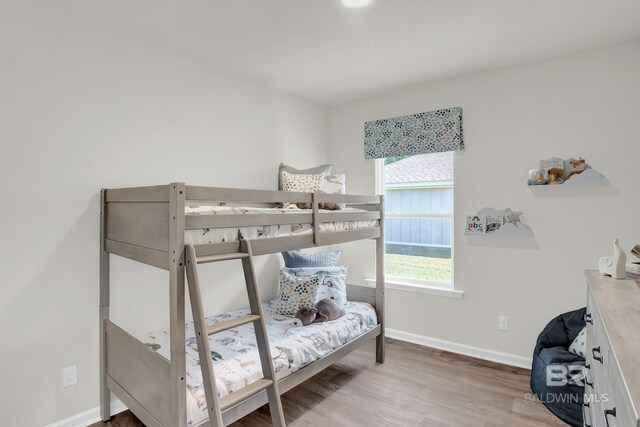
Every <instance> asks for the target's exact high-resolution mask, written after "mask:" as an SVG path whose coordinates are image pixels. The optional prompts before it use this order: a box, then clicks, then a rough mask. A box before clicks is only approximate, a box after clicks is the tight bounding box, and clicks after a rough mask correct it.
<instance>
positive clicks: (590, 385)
mask: <svg viewBox="0 0 640 427" xmlns="http://www.w3.org/2000/svg"><path fill="white" fill-rule="evenodd" d="M584 385H588V386H589V387H591V388H593V383H590V382H589V380H588V379H587V378H586V377H585V379H584ZM587 406H589V405H588V404H587Z"/></svg>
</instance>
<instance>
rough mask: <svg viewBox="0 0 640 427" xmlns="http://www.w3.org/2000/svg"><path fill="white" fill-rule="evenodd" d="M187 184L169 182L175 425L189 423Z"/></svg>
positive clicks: (172, 390)
mask: <svg viewBox="0 0 640 427" xmlns="http://www.w3.org/2000/svg"><path fill="white" fill-rule="evenodd" d="M185 193H186V189H185V184H184V183H178V182H174V183H172V184H170V185H169V313H170V314H169V321H170V329H169V333H170V342H171V373H170V382H171V387H170V389H171V405H172V406H171V411H170V419H171V426H173V427H185V426H186V425H187V388H186V378H185V377H186V355H185V331H184V325H185V323H184V322H185V320H184V310H185V282H184V274H185V270H184V226H185V224H184V221H185V220H184V205H185Z"/></svg>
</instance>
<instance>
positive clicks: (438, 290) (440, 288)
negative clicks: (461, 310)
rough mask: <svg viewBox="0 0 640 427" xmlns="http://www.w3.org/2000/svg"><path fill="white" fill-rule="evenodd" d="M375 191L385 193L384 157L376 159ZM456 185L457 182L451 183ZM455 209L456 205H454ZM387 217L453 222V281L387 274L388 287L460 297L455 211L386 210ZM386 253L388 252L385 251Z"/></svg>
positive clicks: (378, 193)
mask: <svg viewBox="0 0 640 427" xmlns="http://www.w3.org/2000/svg"><path fill="white" fill-rule="evenodd" d="M375 179H376V182H375V191H376V194H377V195H384V193H385V192H384V159H376V160H375ZM450 184H451V185H452V186H453V187H454V192H455V183H453V182H452V183H450ZM454 211H455V207H454ZM385 217H386V218H449V219H450V221H449V223H450V224H451V281H450V282H439V281H435V280H423V279H415V278H411V277H401V276H392V275H385V284H386V286H387V287H388V288H391V289H398V290H402V291H408V292H417V293H423V294H430V295H439V296H445V297H450V298H456V299H460V298H462V296H463V295H464V291H461V290H457V289H455V287H454V274H453V272H454V268H453V266H454V260H453V258H454V250H453V248H454V232H455V227H454V213H397V212H385ZM385 254H386V253H385Z"/></svg>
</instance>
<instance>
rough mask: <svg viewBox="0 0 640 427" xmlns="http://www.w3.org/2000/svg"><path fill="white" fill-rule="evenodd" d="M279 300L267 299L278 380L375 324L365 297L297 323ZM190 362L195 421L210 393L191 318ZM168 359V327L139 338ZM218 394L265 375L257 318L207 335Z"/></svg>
mask: <svg viewBox="0 0 640 427" xmlns="http://www.w3.org/2000/svg"><path fill="white" fill-rule="evenodd" d="M276 302H277V301H276V300H273V301H270V302H267V303H264V304H263V310H264V315H265V323H266V325H267V333H268V335H269V345H270V348H271V356H272V358H273V363H274V366H275V370H276V377H277V379H278V380H281V379H282V378H284V377H286V376H287V375H289V374H292V373H294V372H296V371H297V370H299V369H300V368H302V367H304V366H306V365H308V364H310V363H312V362H314V361H316V360H318V359H320V358H321V357H323V356H325V355H326V354H328V353H330V352H332V351H333V350H335V349H336V348H338V347H340V346H342V345H344V344H346V343H348V342H349V341H351V340H353V339H354V338H357V337H358V336H360V335H362V334H364V333H365V332H367V331H368V330H370V329H372V328H374V327H375V326H376V325H377V319H376V312H375V309H374V308H373V307H372V306H371V305H370V304H367V303H363V302H348V303H347V304H346V305H345V306H344V307H343V308H344V310H345V311H346V312H347V314H346V315H345V316H343V317H341V318H339V319H336V320H334V321H331V322H324V323H313V324H311V325H307V326H295V325H294V324H293V320H294V319H293V318H292V317H287V316H282V315H279V314H277V313H276ZM248 313H249V309H248V308H246V309H242V310H236V311H232V312H229V313H224V314H220V315H215V316H209V317H207V318H206V323H207V326H209V325H213V324H216V323H218V322H222V321H224V320H228V319H229V318H231V317H236V316H242V315H246V314H248ZM185 331H186V359H187V361H186V363H187V421H188V424H189V425H196V424H198V423H199V422H201V421H202V420H204V419H205V418H207V411H206V409H207V407H206V398H205V392H204V385H203V383H202V371H201V369H200V360H199V357H198V346H197V343H196V338H195V332H194V328H193V323H188V324H187V325H186V326H185ZM141 341H142V342H144V343H146V344H147V345H148V346H149V347H151V348H152V349H154V350H155V351H157V352H158V353H159V354H161V355H162V356H164V357H166V358H167V359H169V358H170V348H169V332H168V331H166V330H157V331H154V332H151V333H149V334H147V335H145V336H144V337H142V339H141ZM209 344H210V346H211V357H212V359H213V369H214V372H215V377H216V389H217V390H218V396H220V397H223V396H226V395H227V394H229V393H232V392H234V391H236V390H239V389H241V388H244V387H245V386H247V385H248V384H251V383H252V382H255V381H257V380H259V379H260V378H262V368H261V366H260V357H259V354H258V348H257V344H256V338H255V333H254V327H253V324H251V323H250V324H246V325H243V326H239V327H237V328H233V329H229V330H227V331H224V332H220V333H218V334H214V335H210V336H209Z"/></svg>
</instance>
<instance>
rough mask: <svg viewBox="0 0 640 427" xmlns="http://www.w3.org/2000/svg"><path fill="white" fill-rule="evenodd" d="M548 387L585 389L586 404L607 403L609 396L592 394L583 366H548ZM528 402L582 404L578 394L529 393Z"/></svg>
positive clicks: (526, 396)
mask: <svg viewBox="0 0 640 427" xmlns="http://www.w3.org/2000/svg"><path fill="white" fill-rule="evenodd" d="M546 374H547V375H546V384H547V387H564V386H566V385H575V386H578V387H585V385H588V386H589V387H588V388H585V393H584V395H583V399H582V401H583V402H584V403H592V402H595V403H607V402H608V401H609V395H608V394H607V393H603V394H596V393H589V392H592V391H593V389H592V387H593V385H592V384H591V383H589V382H588V380H587V377H586V370H585V367H584V366H583V365H548V366H547V371H546ZM524 400H525V401H526V402H530V403H533V402H540V403H580V401H581V400H580V396H579V395H578V394H576V393H541V394H538V395H535V394H531V393H527V394H525V395H524Z"/></svg>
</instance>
